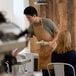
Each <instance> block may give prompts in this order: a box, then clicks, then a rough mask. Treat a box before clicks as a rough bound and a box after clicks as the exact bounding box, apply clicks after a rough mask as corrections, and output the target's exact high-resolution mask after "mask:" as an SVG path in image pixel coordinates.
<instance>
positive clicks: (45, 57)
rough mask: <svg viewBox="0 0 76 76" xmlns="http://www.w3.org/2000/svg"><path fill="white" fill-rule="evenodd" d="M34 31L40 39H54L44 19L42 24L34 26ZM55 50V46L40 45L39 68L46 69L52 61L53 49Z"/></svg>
mask: <svg viewBox="0 0 76 76" xmlns="http://www.w3.org/2000/svg"><path fill="white" fill-rule="evenodd" d="M33 28H34V33H35V35H36V37H37V39H38V41H41V40H44V41H50V40H52V36H51V35H50V34H49V33H48V32H47V31H46V30H45V29H44V27H43V24H42V21H41V25H40V26H34V25H33ZM54 45H55V46H54ZM54 45H53V46H54V48H55V47H56V44H54ZM52 50H53V47H51V46H47V45H44V46H40V49H39V50H38V53H39V61H38V62H39V63H38V70H41V69H46V66H47V64H48V63H49V62H51V51H52Z"/></svg>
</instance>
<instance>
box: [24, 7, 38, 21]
mask: <svg viewBox="0 0 76 76" xmlns="http://www.w3.org/2000/svg"><path fill="white" fill-rule="evenodd" d="M24 15H26V17H27V19H28V20H29V21H30V22H34V20H35V17H36V16H38V13H37V10H36V9H35V8H34V7H32V6H28V7H26V8H25V9H24Z"/></svg>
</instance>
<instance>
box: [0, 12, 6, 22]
mask: <svg viewBox="0 0 76 76" xmlns="http://www.w3.org/2000/svg"><path fill="white" fill-rule="evenodd" d="M4 22H6V19H5V17H4V15H3V14H2V12H0V23H4Z"/></svg>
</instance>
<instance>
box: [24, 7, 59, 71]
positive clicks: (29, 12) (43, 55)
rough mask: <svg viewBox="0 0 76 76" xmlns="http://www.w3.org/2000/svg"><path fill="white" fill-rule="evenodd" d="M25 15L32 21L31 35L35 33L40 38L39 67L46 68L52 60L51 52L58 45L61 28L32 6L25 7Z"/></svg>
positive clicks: (40, 68)
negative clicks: (40, 15) (41, 15)
mask: <svg viewBox="0 0 76 76" xmlns="http://www.w3.org/2000/svg"><path fill="white" fill-rule="evenodd" d="M24 15H25V16H26V17H27V19H28V21H29V22H30V27H29V29H28V33H29V34H28V35H29V37H33V35H35V36H36V37H37V39H38V45H40V49H39V50H37V51H38V52H39V65H38V69H39V70H42V69H46V65H47V64H48V63H49V62H50V60H51V59H50V53H51V52H52V51H53V50H54V48H55V47H56V46H55V45H56V40H57V38H58V34H59V30H58V28H57V26H56V25H55V24H54V23H53V22H52V21H51V20H50V19H47V18H41V17H39V16H38V13H37V10H36V9H35V8H34V7H32V6H28V7H27V8H25V9H24ZM52 45H53V46H54V47H52Z"/></svg>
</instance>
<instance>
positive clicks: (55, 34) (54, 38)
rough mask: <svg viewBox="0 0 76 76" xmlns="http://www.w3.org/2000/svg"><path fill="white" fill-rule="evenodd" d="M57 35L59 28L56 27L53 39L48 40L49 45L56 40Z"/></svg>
mask: <svg viewBox="0 0 76 76" xmlns="http://www.w3.org/2000/svg"><path fill="white" fill-rule="evenodd" d="M58 35H59V30H58V29H57V30H56V31H55V32H54V37H53V40H52V41H49V45H52V44H53V43H55V42H56V41H57V39H58Z"/></svg>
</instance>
